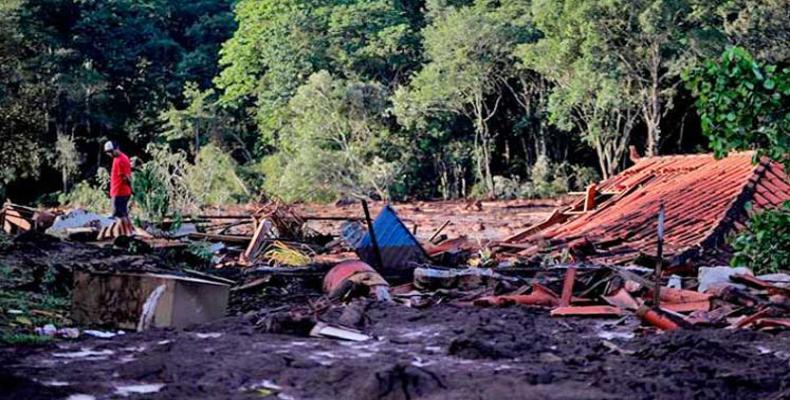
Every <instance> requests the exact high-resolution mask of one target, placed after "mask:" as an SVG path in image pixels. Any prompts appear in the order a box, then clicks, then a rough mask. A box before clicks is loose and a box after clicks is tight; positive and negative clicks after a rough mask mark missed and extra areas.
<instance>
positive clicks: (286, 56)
mask: <svg viewBox="0 0 790 400" xmlns="http://www.w3.org/2000/svg"><path fill="white" fill-rule="evenodd" d="M402 7H403V6H402V5H401V4H400V3H399V2H391V1H386V0H356V1H349V2H345V1H344V2H334V1H331V0H317V1H306V0H287V1H281V0H263V1H261V0H241V1H240V2H239V3H238V4H237V6H236V18H237V20H238V21H239V28H238V30H237V31H236V33H235V34H234V36H233V38H231V39H230V40H228V41H227V42H226V43H225V45H224V46H223V48H222V50H221V52H220V55H221V59H220V62H221V65H222V66H223V67H224V68H223V70H222V72H221V73H220V75H219V77H218V78H217V80H216V83H217V85H218V86H219V87H220V88H221V89H223V90H224V94H223V97H222V100H223V102H225V103H226V104H227V103H239V102H242V103H243V101H244V100H248V101H252V102H254V103H255V104H256V110H255V116H256V121H257V123H258V128H259V130H260V131H261V134H262V136H263V140H264V143H267V144H270V143H272V142H273V141H275V140H276V138H277V135H278V134H279V133H280V129H282V128H283V127H284V126H285V125H286V124H287V123H288V121H287V120H288V118H287V114H286V109H287V107H288V103H289V101H290V99H291V97H293V96H295V95H296V93H297V89H298V88H299V87H300V86H302V85H303V84H305V83H306V82H307V80H308V79H309V77H310V76H311V75H312V74H314V73H316V72H318V71H321V70H327V71H329V72H330V73H332V74H333V75H336V76H338V77H342V78H345V79H354V80H362V81H365V80H374V79H381V78H384V79H385V80H387V81H389V80H393V79H396V78H397V76H398V75H399V74H402V73H404V70H407V69H409V68H411V67H412V66H413V65H415V62H416V61H418V57H417V56H416V51H415V47H416V45H417V43H418V41H417V40H416V39H415V38H416V32H415V31H414V30H412V29H409V26H410V25H409V24H410V23H411V21H410V20H409V19H408V16H407V15H405V14H404V12H403V8H402Z"/></svg>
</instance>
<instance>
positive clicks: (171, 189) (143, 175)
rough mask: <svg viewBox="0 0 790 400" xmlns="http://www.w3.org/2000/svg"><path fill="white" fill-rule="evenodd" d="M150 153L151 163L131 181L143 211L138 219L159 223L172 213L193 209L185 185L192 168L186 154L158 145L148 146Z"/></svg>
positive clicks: (139, 170)
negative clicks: (186, 176)
mask: <svg viewBox="0 0 790 400" xmlns="http://www.w3.org/2000/svg"><path fill="white" fill-rule="evenodd" d="M148 153H149V154H150V155H151V161H148V162H146V163H145V164H143V165H141V166H139V167H138V168H137V169H136V170H135V171H134V175H133V178H132V192H133V195H132V197H133V199H134V202H135V204H136V205H137V206H138V207H139V209H140V211H141V215H139V217H140V218H142V219H144V220H147V221H154V222H156V221H161V220H162V219H164V218H165V217H166V216H168V214H170V213H171V212H172V211H175V210H184V209H187V207H190V206H194V205H193V201H192V200H193V198H192V196H191V193H189V191H188V190H187V189H186V187H185V185H184V182H183V176H184V173H185V171H186V170H187V169H188V168H189V163H188V162H187V159H186V155H185V154H184V153H183V152H172V153H171V152H170V151H169V150H168V149H167V148H163V147H159V146H149V147H148Z"/></svg>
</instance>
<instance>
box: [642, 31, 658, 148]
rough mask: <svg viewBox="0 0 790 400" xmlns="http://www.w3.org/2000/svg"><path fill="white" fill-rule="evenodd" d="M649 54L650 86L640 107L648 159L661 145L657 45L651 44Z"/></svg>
mask: <svg viewBox="0 0 790 400" xmlns="http://www.w3.org/2000/svg"><path fill="white" fill-rule="evenodd" d="M650 53H651V63H650V86H649V87H648V90H647V99H646V100H645V102H644V104H643V105H642V115H643V118H644V119H645V125H647V146H646V147H647V149H646V154H647V156H648V157H652V156H657V155H658V154H659V151H660V149H659V146H660V145H661V126H660V124H661V93H660V91H661V89H660V88H659V80H660V75H659V74H660V71H659V69H660V68H661V53H660V48H659V45H658V43H654V44H653V46H652V47H651V50H650Z"/></svg>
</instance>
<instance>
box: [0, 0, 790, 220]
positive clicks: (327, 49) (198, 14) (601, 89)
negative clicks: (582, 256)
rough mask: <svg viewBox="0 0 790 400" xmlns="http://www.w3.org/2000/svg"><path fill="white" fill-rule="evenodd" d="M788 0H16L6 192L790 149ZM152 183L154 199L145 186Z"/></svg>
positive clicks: (219, 197)
mask: <svg viewBox="0 0 790 400" xmlns="http://www.w3.org/2000/svg"><path fill="white" fill-rule="evenodd" d="M789 26H790V5H788V3H787V1H786V0H532V1H530V0H499V1H494V0H475V1H472V0H80V1H77V0H3V1H2V3H1V4H0V143H2V146H0V198H3V197H8V198H11V199H12V200H14V201H19V202H34V201H38V202H44V203H48V202H50V203H51V202H55V201H60V202H69V203H80V202H82V203H90V204H94V205H95V204H98V202H100V201H101V197H100V196H102V195H103V193H104V191H105V189H104V185H105V184H106V183H105V182H106V167H107V165H108V163H109V160H107V159H106V157H104V156H103V155H102V152H101V144H102V143H103V142H104V141H106V140H114V141H116V142H117V143H119V144H120V146H121V147H122V148H123V149H124V151H125V152H126V153H128V154H129V155H130V156H135V157H136V158H137V160H136V169H137V173H136V179H135V186H136V192H137V193H136V194H135V197H136V199H137V201H138V203H140V204H141V205H143V209H144V210H147V211H148V212H152V213H155V212H157V210H158V211H160V212H164V211H165V210H166V209H167V208H169V207H173V206H179V205H183V204H187V203H189V204H217V203H228V202H234V201H249V200H256V199H260V198H263V197H266V198H278V199H282V200H285V201H334V200H336V199H338V198H341V197H348V196H365V197H369V198H387V199H407V198H457V197H468V196H477V197H490V198H493V197H497V198H512V197H542V196H551V195H554V194H557V193H562V192H565V191H573V190H580V189H582V188H584V187H585V186H586V185H587V184H588V183H589V182H591V181H594V180H597V179H600V178H605V177H607V176H610V175H612V174H614V173H616V172H618V171H619V170H622V169H623V168H624V167H626V166H627V165H628V163H629V162H630V161H629V157H628V154H629V146H631V145H633V146H635V148H636V150H637V151H638V152H639V153H640V154H642V155H647V156H651V155H660V154H672V153H682V152H703V151H711V149H713V150H715V151H717V153H719V154H724V153H726V152H727V151H728V150H731V149H748V148H753V147H758V148H760V149H763V151H764V154H767V155H769V156H773V157H774V158H776V159H779V160H786V159H787V153H786V150H787V149H788V147H790V145H789V143H788V142H789V141H790V139H788V136H790V135H788V132H787V126H788V125H790V120H788V118H790V117H788V98H789V97H790V86H789V85H790V84H788V80H789V79H788V76H790V73H788V69H787V67H788V57H789V56H790V46H789V44H790V32H788V27H789ZM138 194H139V196H138Z"/></svg>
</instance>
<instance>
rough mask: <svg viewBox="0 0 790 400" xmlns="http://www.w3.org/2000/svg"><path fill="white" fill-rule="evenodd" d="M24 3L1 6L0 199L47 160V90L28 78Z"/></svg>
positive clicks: (8, 3)
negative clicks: (45, 152) (10, 187)
mask: <svg viewBox="0 0 790 400" xmlns="http://www.w3.org/2000/svg"><path fill="white" fill-rule="evenodd" d="M21 4H22V2H21V0H12V1H5V2H2V3H0V143H3V145H2V146H0V198H5V195H6V193H5V192H6V189H5V188H6V185H7V184H9V183H11V182H13V181H15V180H17V179H22V178H29V177H33V178H34V177H36V176H37V175H38V174H39V171H40V166H41V164H42V163H43V160H44V154H43V152H42V149H43V148H44V146H43V143H44V140H45V138H44V135H43V134H42V132H43V131H44V127H45V126H46V124H45V120H46V116H45V113H44V111H43V105H44V103H45V102H44V99H45V98H46V97H47V95H48V88H47V86H46V85H45V84H44V83H43V82H36V81H34V80H32V79H28V76H29V75H28V74H29V73H30V72H29V71H28V69H27V68H26V65H25V63H24V57H25V56H27V55H28V52H29V51H30V47H31V44H30V43H29V41H28V40H27V39H26V37H25V35H23V34H22V31H23V26H22V25H21V21H20V18H19V13H20V7H21Z"/></svg>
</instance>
